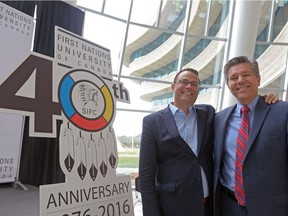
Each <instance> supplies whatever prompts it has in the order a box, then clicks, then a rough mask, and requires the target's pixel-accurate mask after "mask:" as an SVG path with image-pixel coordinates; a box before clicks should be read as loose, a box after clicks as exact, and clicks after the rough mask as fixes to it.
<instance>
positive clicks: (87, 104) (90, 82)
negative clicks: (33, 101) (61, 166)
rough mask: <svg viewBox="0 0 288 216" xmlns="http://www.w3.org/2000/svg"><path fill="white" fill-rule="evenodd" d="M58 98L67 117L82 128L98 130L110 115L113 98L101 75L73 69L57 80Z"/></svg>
mask: <svg viewBox="0 0 288 216" xmlns="http://www.w3.org/2000/svg"><path fill="white" fill-rule="evenodd" d="M58 97H59V101H60V103H61V106H62V110H63V112H64V114H65V116H66V117H67V119H68V120H69V121H70V122H71V123H72V124H74V125H75V126H76V127H78V128H80V129H82V130H85V131H100V130H103V129H104V128H105V127H107V126H108V125H109V124H110V122H111V121H112V119H113V116H114V110H115V107H114V101H113V97H112V94H111V92H110V90H109V88H108V86H107V85H106V84H105V83H104V82H103V81H102V79H101V78H100V77H99V76H97V75H95V74H93V73H91V72H90V71H86V70H82V69H81V70H80V69H79V70H73V71H71V72H69V73H67V74H66V75H65V76H64V77H63V78H62V79H61V81H60V84H59V90H58Z"/></svg>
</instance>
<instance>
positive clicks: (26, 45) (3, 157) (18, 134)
mask: <svg viewBox="0 0 288 216" xmlns="http://www.w3.org/2000/svg"><path fill="white" fill-rule="evenodd" d="M33 28H34V20H33V18H32V17H30V16H28V15H26V14H24V13H22V12H20V11H18V10H16V9H14V8H12V7H9V6H7V5H5V4H3V3H1V2H0V61H1V67H0V78H2V79H3V78H4V77H6V76H7V74H8V72H9V71H10V69H11V68H12V67H13V66H14V65H15V62H19V61H20V60H22V59H23V57H24V56H25V55H26V54H27V52H30V51H31V44H32V36H33ZM23 121H24V118H23V116H22V115H12V114H5V113H0V140H1V141H0V147H1V150H0V183H4V182H14V181H15V178H16V177H17V175H18V169H19V160H20V149H21V142H22V130H23Z"/></svg>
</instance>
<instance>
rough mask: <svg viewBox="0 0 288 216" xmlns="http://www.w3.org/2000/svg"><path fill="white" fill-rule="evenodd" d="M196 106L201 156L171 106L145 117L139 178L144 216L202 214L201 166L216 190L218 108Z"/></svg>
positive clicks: (200, 215)
mask: <svg viewBox="0 0 288 216" xmlns="http://www.w3.org/2000/svg"><path fill="white" fill-rule="evenodd" d="M195 107H196V111H197V124H198V157H197V156H196V155H195V154H194V153H193V151H192V150H191V149H190V147H189V146H188V144H187V143H186V142H185V141H184V140H183V139H182V138H181V136H180V134H179V132H178V129H177V126H176V123H175V120H174V117H173V115H172V112H171V111H170V109H169V108H168V107H167V108H165V109H164V110H161V111H158V112H155V113H152V114H150V115H148V116H146V117H144V119H143V130H142V137H141V146H140V165H139V179H140V188H141V195H142V204H143V213H144V216H160V215H161V216H179V215H181V216H191V215H197V216H202V215H203V213H204V203H203V197H204V196H203V187H202V178H201V168H200V165H201V166H202V167H203V169H204V172H205V174H206V177H207V179H208V184H209V189H210V192H212V182H213V177H212V174H213V158H212V147H213V143H212V142H213V122H214V116H215V110H214V108H213V107H212V106H210V105H196V106H195ZM211 197H212V193H211ZM211 200H212V199H211Z"/></svg>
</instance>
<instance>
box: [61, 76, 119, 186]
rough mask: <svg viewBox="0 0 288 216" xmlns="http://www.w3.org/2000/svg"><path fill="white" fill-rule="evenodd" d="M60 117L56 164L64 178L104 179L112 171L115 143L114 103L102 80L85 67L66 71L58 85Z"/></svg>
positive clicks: (113, 167)
mask: <svg viewBox="0 0 288 216" xmlns="http://www.w3.org/2000/svg"><path fill="white" fill-rule="evenodd" d="M58 97H59V101H60V103H61V106H62V110H63V114H64V116H65V117H64V120H63V124H62V126H61V132H60V133H61V134H60V153H61V155H60V161H61V162H60V165H61V168H62V170H63V172H64V173H65V175H66V177H67V176H69V175H73V176H74V175H77V176H78V178H79V179H81V180H84V179H86V178H89V179H91V180H93V181H95V180H96V179H97V178H105V177H106V176H107V175H109V174H110V173H111V174H114V175H115V174H116V170H115V169H116V167H117V142H116V137H115V133H114V129H113V127H112V121H113V118H114V116H115V105H114V100H113V97H112V94H111V92H110V90H109V88H108V86H107V85H106V84H105V82H104V81H103V80H102V79H101V78H100V77H99V76H97V75H95V74H93V73H91V72H90V71H86V70H73V71H71V72H69V73H67V74H66V75H65V76H64V77H63V78H62V80H61V81H60V84H59V91H58Z"/></svg>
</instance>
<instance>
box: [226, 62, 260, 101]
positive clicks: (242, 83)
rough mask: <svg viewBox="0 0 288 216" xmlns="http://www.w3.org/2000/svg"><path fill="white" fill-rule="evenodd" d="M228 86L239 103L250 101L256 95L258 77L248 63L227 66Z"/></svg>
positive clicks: (258, 82) (258, 83)
mask: <svg viewBox="0 0 288 216" xmlns="http://www.w3.org/2000/svg"><path fill="white" fill-rule="evenodd" d="M227 78H228V79H227V82H228V88H229V89H230V91H231V93H232V94H233V95H234V96H235V97H236V98H237V100H238V101H239V102H240V103H241V104H248V103H250V102H251V101H252V100H253V99H254V98H255V97H256V96H257V95H258V86H259V85H260V77H258V76H256V75H255V73H254V72H253V68H252V67H251V65H250V64H249V63H241V64H237V65H234V66H232V67H231V68H229V70H228V73H227Z"/></svg>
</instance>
